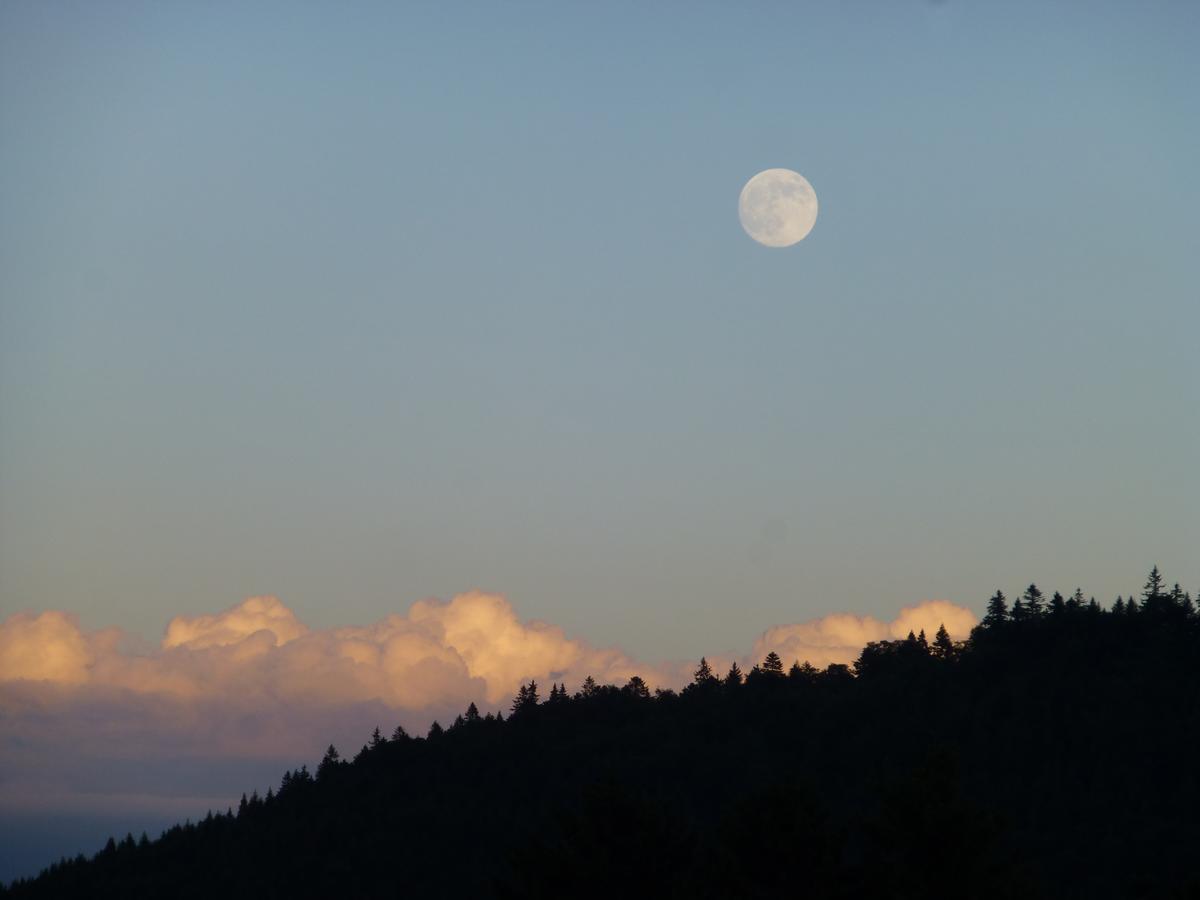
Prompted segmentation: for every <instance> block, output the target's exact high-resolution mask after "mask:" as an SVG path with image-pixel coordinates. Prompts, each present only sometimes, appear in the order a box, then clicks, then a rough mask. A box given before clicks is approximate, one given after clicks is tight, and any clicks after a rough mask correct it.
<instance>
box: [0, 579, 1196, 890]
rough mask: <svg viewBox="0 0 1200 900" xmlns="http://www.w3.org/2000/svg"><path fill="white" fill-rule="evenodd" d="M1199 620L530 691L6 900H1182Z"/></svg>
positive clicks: (1148, 608) (1190, 860) (1000, 633)
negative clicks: (841, 662)
mask: <svg viewBox="0 0 1200 900" xmlns="http://www.w3.org/2000/svg"><path fill="white" fill-rule="evenodd" d="M1197 684H1200V616H1198V615H1197V614H1196V611H1195V607H1194V604H1193V602H1192V598H1191V597H1190V596H1189V595H1188V594H1187V593H1185V592H1184V591H1182V590H1180V589H1179V588H1178V586H1176V587H1175V588H1173V589H1167V588H1166V586H1165V582H1164V581H1163V579H1162V577H1161V575H1160V574H1159V573H1158V571H1157V569H1156V570H1155V571H1154V572H1153V573H1152V574H1151V577H1150V580H1149V581H1148V582H1147V584H1146V586H1145V588H1144V590H1143V593H1142V596H1141V598H1140V599H1130V600H1129V601H1125V600H1121V601H1120V602H1119V603H1117V604H1114V606H1113V608H1112V610H1111V611H1105V610H1102V609H1101V608H1100V606H1099V605H1098V604H1097V603H1096V602H1095V600H1088V601H1085V600H1084V597H1083V594H1082V592H1081V591H1079V590H1076V591H1075V592H1074V593H1073V594H1072V595H1071V596H1070V597H1069V598H1064V597H1063V596H1062V595H1061V594H1057V593H1056V594H1054V595H1053V597H1052V598H1051V599H1050V600H1048V601H1047V600H1046V599H1045V596H1044V595H1043V594H1042V593H1041V591H1039V590H1038V589H1037V587H1036V586H1033V585H1030V586H1029V587H1028V588H1026V589H1025V590H1024V591H1023V592H1022V594H1021V596H1020V598H1019V599H1018V600H1017V601H1016V602H1015V603H1014V604H1013V607H1012V609H1011V611H1010V610H1009V608H1008V606H1007V603H1006V602H1005V600H1004V597H1003V595H1002V594H1000V593H999V592H997V593H996V595H995V596H994V597H993V598H992V600H991V601H990V602H989V604H988V613H987V616H986V618H985V619H984V622H983V623H982V624H981V625H980V627H978V628H977V629H976V630H975V632H974V633H973V634H972V635H971V638H970V640H969V641H967V642H965V643H955V642H953V641H951V640H950V638H949V635H948V634H946V632H945V630H944V629H939V631H938V632H937V635H936V636H935V638H934V639H933V641H932V642H929V641H928V640H927V639H926V638H925V635H924V634H921V635H909V637H907V638H906V639H904V640H900V641H883V642H878V643H872V644H869V645H868V646H867V647H865V648H864V649H863V652H862V655H861V656H860V658H859V659H858V661H857V662H856V663H855V665H854V667H853V669H850V668H848V667H846V666H830V667H829V668H828V669H826V670H824V671H819V670H817V669H815V668H814V667H812V666H810V665H808V664H807V663H803V664H801V663H800V662H799V661H798V662H797V663H795V664H792V665H791V667H790V669H789V670H788V671H787V673H786V675H785V674H784V663H783V661H782V660H781V659H780V658H779V657H778V656H777V655H776V654H774V653H772V654H770V655H769V656H768V657H767V659H765V660H764V662H763V663H762V664H761V665H759V666H755V667H754V669H753V670H752V671H751V673H750V674H749V677H745V678H744V677H743V675H742V673H741V672H740V671H738V670H737V669H736V667H735V668H734V669H732V670H731V671H730V673H729V674H728V675H727V676H725V677H724V678H718V677H717V676H716V675H715V673H713V672H712V670H711V668H710V667H709V666H708V664H707V662H705V661H703V660H701V663H700V666H699V668H698V669H697V671H696V675H695V679H694V681H693V683H692V684H690V685H688V686H687V687H686V688H685V689H684V690H683V691H682V692H680V693H678V694H676V693H675V692H672V691H658V692H656V693H655V694H654V695H651V693H650V691H649V689H648V688H647V686H646V684H645V683H644V682H643V681H642V679H640V678H636V677H634V678H632V679H630V681H629V682H628V683H627V684H626V685H624V686H623V687H616V686H611V685H599V684H597V683H596V682H595V681H594V680H592V679H588V681H587V682H586V683H585V684H584V685H583V686H582V687H581V689H580V691H579V693H577V694H575V695H574V696H573V697H572V696H570V695H568V694H567V692H566V689H565V687H563V686H561V685H557V684H556V685H554V686H553V687H552V688H551V690H550V695H549V698H548V699H547V700H546V702H544V703H543V702H540V700H539V696H538V689H537V685H536V684H534V683H533V682H531V683H530V684H529V685H526V686H523V687H522V688H521V691H520V692H519V694H518V697H517V699H516V701H515V702H514V703H513V705H512V710H511V711H512V714H511V716H510V717H509V719H508V721H505V720H504V719H503V718H502V717H500V716H493V715H491V714H488V715H486V716H480V714H479V712H478V710H477V709H476V708H475V707H474V706H473V705H472V706H471V707H469V708H468V709H467V711H466V712H465V713H464V714H463V715H462V716H459V717H458V718H457V719H456V720H455V722H454V724H453V725H452V726H450V727H449V728H447V729H445V730H443V729H442V728H441V727H440V726H436V725H435V727H433V728H431V729H430V732H429V736H428V737H427V738H424V739H421V738H411V737H409V736H408V735H407V734H406V733H405V732H404V730H403V729H399V728H398V729H396V731H395V732H394V733H393V735H392V738H391V739H390V740H389V739H386V738H384V737H383V736H382V732H380V731H379V730H378V729H377V730H376V731H375V732H374V733H373V734H372V735H371V736H370V740H369V742H368V743H367V744H366V746H364V747H363V749H362V751H361V752H360V753H359V754H358V755H357V756H356V757H355V758H354V760H353V761H352V762H347V761H345V760H344V759H342V758H341V756H340V755H339V754H338V752H337V751H336V750H335V749H334V748H333V747H330V748H329V750H328V751H327V752H326V754H325V756H324V758H323V759H322V760H321V762H320V764H319V766H318V768H317V772H316V776H315V777H314V776H313V775H310V774H309V772H308V770H307V768H303V767H302V768H301V769H300V770H299V771H296V772H288V773H285V775H284V776H283V780H282V782H281V784H280V787H279V790H278V792H268V793H267V795H266V796H265V797H259V796H258V795H257V794H252V795H251V796H250V797H248V798H243V800H242V802H241V803H240V804H239V807H238V810H237V812H236V813H235V812H232V811H228V812H225V813H218V814H213V813H209V814H208V815H207V816H206V817H205V818H204V819H202V820H201V821H199V822H196V823H189V824H186V825H177V826H175V827H173V828H171V829H170V830H168V831H167V832H165V833H164V834H163V835H162V836H161V837H159V838H158V839H157V840H153V841H152V840H149V839H148V838H147V837H146V836H144V835H143V836H142V839H141V840H140V841H137V842H135V840H134V838H133V836H132V835H126V836H125V837H124V838H123V839H120V840H116V839H112V840H109V842H108V844H107V845H106V846H105V847H104V849H103V850H101V851H100V852H99V853H97V854H96V855H95V856H94V857H92V858H91V859H84V858H83V857H79V858H77V859H74V860H64V861H63V862H61V863H59V864H57V865H55V866H52V867H51V868H50V869H48V870H47V871H45V872H43V873H42V875H41V876H39V877H38V878H36V879H32V880H28V881H23V882H18V883H16V884H14V885H12V886H10V887H9V888H8V889H7V891H5V890H3V889H0V894H3V895H5V896H6V897H14V898H17V897H20V898H24V897H56V898H57V897H62V898H71V897H88V898H104V897H122V898H124V897H129V898H137V897H181V898H187V897H285V896H286V897H330V896H346V897H472V898H473V897H496V898H513V900H515V898H543V897H555V898H592V897H595V898H606V900H609V898H613V897H650V896H653V897H656V898H672V897H688V898H706V897H714V898H715V897H739V898H768V897H769V898H779V897H785V896H806V897H814V898H830V900H833V898H951V897H953V898H993V897H994V898H1008V897H1023V898H1026V897H1027V898H1056V900H1058V898H1099V900H1103V898H1118V897H1120V898H1126V897H1129V898H1182V897H1198V896H1200V863H1197V859H1200V855H1198V853H1197V848H1200V814H1198V812H1197V811H1198V810H1200V785H1198V783H1197V757H1196V748H1197V747H1198V746H1200V701H1198V699H1197V691H1196V686H1197Z"/></svg>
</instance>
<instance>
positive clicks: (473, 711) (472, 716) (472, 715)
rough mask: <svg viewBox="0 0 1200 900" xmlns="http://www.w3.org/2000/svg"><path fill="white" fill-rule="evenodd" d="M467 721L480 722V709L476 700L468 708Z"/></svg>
mask: <svg viewBox="0 0 1200 900" xmlns="http://www.w3.org/2000/svg"><path fill="white" fill-rule="evenodd" d="M466 719H467V721H468V722H478V721H479V707H478V706H476V705H475V701H474V700H472V701H471V705H470V706H468V707H467V716H466Z"/></svg>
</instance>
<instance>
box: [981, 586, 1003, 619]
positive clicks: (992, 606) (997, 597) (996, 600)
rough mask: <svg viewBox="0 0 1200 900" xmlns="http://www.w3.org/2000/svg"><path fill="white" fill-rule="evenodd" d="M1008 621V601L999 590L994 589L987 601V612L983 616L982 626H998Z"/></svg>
mask: <svg viewBox="0 0 1200 900" xmlns="http://www.w3.org/2000/svg"><path fill="white" fill-rule="evenodd" d="M1007 621H1008V603H1007V602H1006V601H1005V599H1004V594H1003V593H1002V592H1001V591H996V593H995V594H994V595H992V599H990V600H989V601H988V605H987V613H986V614H985V615H984V617H983V623H982V624H983V627H984V628H999V627H1001V626H1002V625H1004V623H1005V622H1007Z"/></svg>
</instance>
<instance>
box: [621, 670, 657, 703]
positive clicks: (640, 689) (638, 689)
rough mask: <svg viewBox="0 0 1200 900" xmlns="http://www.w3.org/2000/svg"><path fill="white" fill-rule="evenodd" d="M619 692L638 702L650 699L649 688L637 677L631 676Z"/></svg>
mask: <svg viewBox="0 0 1200 900" xmlns="http://www.w3.org/2000/svg"><path fill="white" fill-rule="evenodd" d="M621 690H622V691H623V692H624V693H626V694H628V695H629V696H631V697H636V698H637V699H639V700H649V699H650V688H649V687H647V685H646V682H644V681H643V680H642V679H641V676H639V675H633V676H632V677H630V679H629V681H628V682H627V683H626V685H625V687H623V688H621Z"/></svg>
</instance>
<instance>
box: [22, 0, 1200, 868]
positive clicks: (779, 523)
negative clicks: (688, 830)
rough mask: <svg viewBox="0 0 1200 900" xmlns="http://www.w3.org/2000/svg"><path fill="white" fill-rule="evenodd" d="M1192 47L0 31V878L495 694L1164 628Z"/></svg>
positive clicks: (144, 16)
mask: <svg viewBox="0 0 1200 900" xmlns="http://www.w3.org/2000/svg"><path fill="white" fill-rule="evenodd" d="M1196 46H1200V4H1195V3H1185V2H1175V0H1158V2H1152V3H1149V4H1140V5H1137V6H1130V5H1128V4H1125V3H1121V2H1117V0H1097V2H1090V3H1086V4H1085V3H1082V2H1067V3H1064V4H1058V5H1054V6H1052V7H1051V6H1048V5H1046V4H1044V3H1037V2H1033V0H1016V2H1014V3H1010V4H1005V5H1003V6H995V5H989V4H985V3H980V2H975V0H954V2H932V0H912V2H901V3H892V4H885V5H878V7H877V8H876V7H874V6H866V7H861V8H860V7H857V6H854V5H853V4H843V3H826V2H809V3H797V4H776V3H759V4H752V5H750V6H738V7H732V6H729V5H728V4H721V3H712V2H707V0H702V2H699V3H688V4H683V3H678V2H670V3H666V4H660V5H655V6H654V7H652V8H648V7H646V6H645V5H644V4H637V3H632V2H625V0H620V2H616V3H611V4H605V5H603V6H586V5H565V6H564V5H563V4H559V3H553V2H548V0H521V2H517V3H513V4H506V5H503V6H491V5H479V6H472V7H469V8H463V9H460V10H448V9H445V8H442V7H440V6H437V5H436V4H435V5H428V4H420V3H401V4H386V3H379V2H376V0H363V2H361V3H358V4H353V5H352V6H351V7H349V8H346V7H343V6H341V5H336V4H329V3H315V4H305V5H303V6H302V7H297V6H295V5H294V4H286V3H280V2H275V0H266V2H263V3H258V4H253V5H250V6H242V5H238V4H217V5H203V6H196V5H188V4H159V3H153V2H148V0H116V2H112V3H107V4H94V3H86V2H80V0H67V2H63V3H58V4H45V3H37V2H26V0H14V2H9V3H5V4H3V5H0V198H2V202H0V726H3V728H4V730H5V734H4V735H3V736H2V738H3V739H0V770H4V772H5V776H4V777H3V778H0V845H4V844H6V843H8V844H9V846H10V847H13V848H17V849H11V850H10V851H8V852H9V853H10V859H11V858H13V856H12V855H15V856H16V857H17V860H18V861H17V862H14V863H11V865H12V866H18V867H19V865H18V864H19V861H20V859H22V858H26V857H31V855H36V854H39V853H42V852H43V851H42V850H35V849H33V848H32V847H31V845H30V844H29V841H32V840H33V838H32V837H29V836H30V835H34V834H35V833H36V834H38V835H40V837H38V838H37V841H38V842H40V843H38V844H37V846H38V847H42V848H46V847H49V846H51V845H53V843H54V841H55V839H56V838H55V836H56V835H58V836H60V837H62V839H63V840H64V841H68V842H69V841H76V840H81V839H82V838H80V837H79V835H80V834H84V833H87V834H91V833H93V832H94V830H95V828H96V827H98V826H97V825H96V824H95V822H94V816H95V814H96V811H97V809H101V808H103V809H121V810H123V811H124V812H123V813H122V815H129V816H139V815H140V816H151V818H153V816H160V817H161V816H164V815H167V812H166V811H167V810H170V811H171V812H170V815H172V816H176V817H177V816H178V815H179V812H180V811H181V810H182V809H183V808H184V807H185V806H187V805H188V804H191V803H193V801H197V800H198V799H199V798H203V797H207V798H210V799H211V798H215V797H218V796H221V795H223V793H225V792H227V791H229V790H230V789H232V786H234V785H237V784H243V785H244V784H245V783H247V782H249V783H254V782H255V781H256V780H261V779H262V778H265V777H267V776H268V775H270V777H271V778H274V777H275V775H274V774H270V773H271V772H272V771H273V770H274V768H275V767H277V766H278V765H280V764H281V763H283V762H289V761H290V763H291V764H298V761H300V760H308V761H312V759H313V756H314V752H317V753H318V755H319V750H320V749H321V748H323V747H324V745H325V744H326V743H328V742H329V740H331V739H335V738H337V737H339V736H341V735H349V734H351V733H356V732H357V731H358V730H359V729H360V728H361V727H362V726H363V725H364V723H366V722H367V721H368V720H369V719H372V718H386V717H388V716H391V717H392V719H393V720H394V721H393V724H394V723H395V722H410V723H412V725H413V727H419V728H422V729H423V728H425V727H428V723H427V722H426V723H425V724H424V725H421V724H420V722H418V719H422V717H428V718H430V719H432V718H436V717H437V716H446V715H454V714H457V713H458V712H461V710H462V708H463V706H465V702H466V701H467V700H468V699H472V700H474V702H480V703H481V706H482V705H483V704H487V703H490V704H496V703H499V704H501V705H503V703H506V702H507V700H502V699H501V698H503V697H506V696H508V695H510V694H511V693H512V692H514V691H516V690H517V689H518V687H519V685H520V684H521V683H522V682H523V681H524V680H526V679H528V678H533V677H536V678H537V679H538V680H539V683H541V682H542V680H543V679H544V678H549V677H553V678H555V679H561V678H569V679H572V680H578V679H580V678H582V677H583V676H584V674H592V675H594V676H595V677H597V678H612V679H616V680H620V679H623V678H625V677H628V675H629V674H630V672H631V671H632V669H631V667H633V666H641V667H643V668H644V669H645V672H644V677H645V678H646V679H647V680H648V681H649V682H651V683H652V685H663V686H666V687H678V686H679V685H680V684H682V683H685V682H686V678H687V675H688V671H689V666H694V664H695V662H696V661H697V660H698V659H699V658H700V657H701V656H706V657H707V658H709V659H710V660H719V661H721V663H722V665H728V664H729V663H730V662H732V661H734V660H737V661H738V664H739V665H744V664H752V663H753V661H755V660H757V659H760V658H761V655H762V653H763V652H765V649H767V648H766V647H765V642H768V641H774V642H778V643H779V644H780V647H778V648H776V647H772V648H769V649H778V650H779V651H780V653H781V654H782V655H784V656H785V659H784V662H785V664H790V663H791V662H792V658H793V657H792V656H791V655H789V654H792V653H795V654H801V653H804V652H808V653H810V654H811V655H812V656H813V660H812V661H813V662H814V664H818V665H820V664H829V663H833V662H839V663H840V662H847V663H848V662H851V661H852V660H853V659H854V658H855V656H856V654H857V653H858V652H859V651H860V650H861V647H862V644H863V643H865V642H867V641H869V640H882V639H893V638H896V637H903V634H900V635H897V634H895V633H894V629H903V630H904V631H907V629H906V628H904V626H903V623H904V622H910V621H911V622H920V623H921V624H922V625H923V626H924V627H926V630H927V632H928V633H929V635H930V636H932V630H931V629H933V628H936V627H937V625H938V624H940V622H934V620H933V617H934V616H935V611H936V615H941V616H943V617H949V618H950V619H951V620H952V621H949V622H946V625H947V628H949V629H950V630H951V632H952V634H953V636H954V637H955V638H959V639H961V638H965V637H966V635H967V634H968V633H969V632H970V628H971V626H972V625H973V624H974V622H975V621H978V620H979V619H981V618H982V617H983V615H984V609H985V604H986V603H987V601H988V597H989V596H990V595H991V594H992V593H993V592H994V591H996V590H997V589H1000V590H1003V591H1004V593H1005V594H1006V595H1008V596H1009V597H1010V598H1012V597H1014V596H1016V595H1017V594H1019V593H1020V592H1021V591H1023V590H1024V589H1025V587H1026V586H1027V585H1028V584H1029V583H1034V584H1037V585H1040V586H1042V589H1043V590H1045V591H1046V593H1047V594H1051V593H1053V592H1054V591H1056V590H1057V591H1062V592H1063V593H1064V594H1069V593H1070V592H1072V591H1074V590H1075V589H1076V588H1077V587H1079V588H1082V589H1083V590H1084V592H1085V595H1086V596H1088V597H1092V596H1094V597H1096V598H1097V600H1098V601H1099V603H1100V604H1101V605H1102V606H1104V607H1105V608H1108V607H1109V606H1110V605H1111V604H1112V602H1113V600H1114V598H1116V597H1117V596H1133V595H1136V594H1138V592H1139V591H1141V587H1140V584H1141V581H1140V580H1139V579H1140V578H1141V577H1142V576H1141V574H1140V573H1144V572H1146V571H1148V570H1149V569H1150V568H1151V567H1152V566H1154V567H1158V568H1159V569H1161V571H1162V572H1163V573H1165V575H1166V577H1167V578H1168V580H1169V581H1170V582H1171V583H1174V582H1178V583H1179V584H1181V585H1182V587H1183V588H1184V589H1185V590H1188V591H1192V592H1197V591H1198V590H1200V554H1198V553H1197V552H1196V548H1197V547H1200V515H1197V510H1200V477H1198V475H1197V466H1196V460H1198V459H1200V415H1197V409H1198V408H1200V403H1198V402H1197V398H1200V368H1198V367H1197V366H1196V363H1195V359H1196V353H1195V349H1196V348H1195V344H1196V340H1195V339H1196V335H1198V334H1200V303H1198V302H1197V296H1198V294H1197V285H1198V284H1200V276H1198V272H1197V262H1196V261H1197V259H1198V258H1200V229H1197V228H1196V223H1195V219H1196V209H1197V208H1200V168H1198V167H1197V166H1196V163H1195V161H1196V160H1197V159H1200V103H1198V101H1197V92H1196V90H1195V85H1196V84H1200V55H1198V54H1196V53H1195V47H1196ZM818 210H819V212H818ZM1018 579H1020V580H1021V581H1023V582H1024V583H1018ZM937 604H942V605H940V606H939V605H937ZM797 658H799V657H797ZM588 667H590V668H591V669H594V671H589V672H587V673H585V672H584V669H585V668H588ZM681 679H682V681H681ZM306 690H308V691H311V692H313V694H314V695H316V696H319V697H321V698H324V699H323V700H322V703H321V704H317V706H319V707H320V708H319V709H317V708H312V709H310V708H309V706H308V705H306V703H305V702H304V698H306V697H307V695H306V694H305V693H304V692H305V691H306ZM481 698H482V699H481ZM371 724H372V725H374V724H379V725H380V726H381V727H382V726H384V725H386V722H372V723H371ZM443 724H444V723H443ZM406 727H407V726H406ZM89 729H90V730H89ZM92 734H98V735H100V737H97V738H95V740H94V741H92V739H91V738H90V737H89V735H92ZM323 734H324V735H327V736H326V737H324V738H322V737H321V735H323ZM343 739H344V738H343ZM314 743H316V744H318V745H319V746H318V747H317V748H316V751H314V747H313V746H310V745H312V744H314ZM92 744H94V746H92ZM67 747H69V748H71V749H72V750H73V749H74V748H76V747H79V748H82V749H80V750H79V755H78V758H72V756H71V753H69V752H65V751H64V749H63V748H67ZM297 757H298V758H299V759H297ZM172 761H174V762H175V763H176V764H178V765H179V766H181V767H182V770H181V774H180V775H179V778H178V780H176V779H175V777H174V773H173V770H172V768H171V763H172ZM183 770H185V771H183ZM276 774H277V773H276ZM244 789H245V788H244V787H242V788H239V791H238V792H239V793H240V791H241V790H244ZM39 816H40V817H41V818H39V819H38V821H39V822H41V823H42V824H40V825H37V826H36V827H35V826H34V825H32V824H30V823H31V822H32V821H33V819H32V818H31V817H39ZM47 817H48V818H47ZM148 821H149V819H148ZM155 821H158V820H157V819H155ZM88 822H91V823H92V824H91V825H88V824H86V823H88ZM81 829H83V830H82V831H81ZM72 835H74V836H75V837H71V836H72ZM22 842H25V843H22ZM20 848H24V849H20ZM39 864H40V863H39ZM7 865H10V863H7V862H5V861H4V860H3V859H0V879H3V878H4V877H5V871H9V870H6V869H5V866H7ZM14 871H15V870H14Z"/></svg>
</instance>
